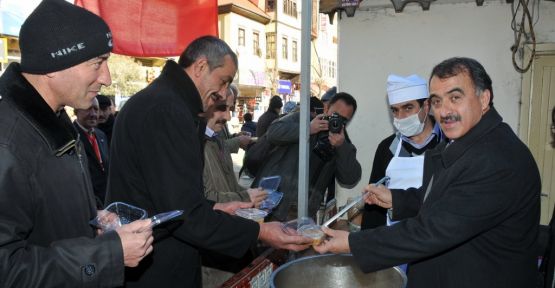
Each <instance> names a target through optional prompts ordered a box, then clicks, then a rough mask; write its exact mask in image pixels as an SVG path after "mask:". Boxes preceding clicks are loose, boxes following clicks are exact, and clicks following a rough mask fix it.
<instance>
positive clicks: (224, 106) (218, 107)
mask: <svg viewBox="0 0 555 288" xmlns="http://www.w3.org/2000/svg"><path fill="white" fill-rule="evenodd" d="M214 108H215V110H216V111H220V112H226V111H228V109H229V111H232V110H233V106H227V104H216V106H215V107H214Z"/></svg>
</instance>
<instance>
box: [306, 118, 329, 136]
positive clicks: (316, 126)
mask: <svg viewBox="0 0 555 288" xmlns="http://www.w3.org/2000/svg"><path fill="white" fill-rule="evenodd" d="M324 116H325V114H320V115H317V116H316V117H314V119H312V121H310V135H314V134H316V133H318V132H320V131H326V130H328V120H322V117H324Z"/></svg>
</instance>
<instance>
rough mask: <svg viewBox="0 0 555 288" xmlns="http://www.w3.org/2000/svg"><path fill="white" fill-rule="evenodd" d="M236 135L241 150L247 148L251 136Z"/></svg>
mask: <svg viewBox="0 0 555 288" xmlns="http://www.w3.org/2000/svg"><path fill="white" fill-rule="evenodd" d="M237 137H238V138H239V147H241V149H243V150H245V149H247V146H249V144H251V142H252V139H251V136H247V135H239V136H237Z"/></svg>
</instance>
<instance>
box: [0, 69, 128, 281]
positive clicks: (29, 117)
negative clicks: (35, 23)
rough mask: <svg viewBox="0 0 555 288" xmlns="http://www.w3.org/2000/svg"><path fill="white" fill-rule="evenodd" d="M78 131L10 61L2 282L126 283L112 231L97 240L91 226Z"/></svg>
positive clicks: (4, 90) (5, 91) (1, 127)
mask: <svg viewBox="0 0 555 288" xmlns="http://www.w3.org/2000/svg"><path fill="white" fill-rule="evenodd" d="M76 135H77V134H76V131H75V130H74V128H73V126H72V124H71V122H70V121H69V118H68V116H67V114H66V113H65V111H63V110H62V111H61V112H60V113H58V115H57V114H56V113H54V112H53V111H52V110H51V109H50V107H49V106H48V105H47V103H46V102H45V101H44V100H43V98H42V97H41V96H40V95H39V94H38V92H37V91H36V90H35V89H34V88H33V87H32V86H31V85H30V84H29V83H28V82H27V80H26V79H25V78H24V77H22V75H21V72H20V68H19V64H17V63H14V64H11V65H10V66H9V67H8V69H7V71H6V72H5V73H4V74H3V75H2V77H1V78H0V287H113V286H117V285H121V284H122V283H123V270H124V269H123V268H124V267H123V251H122V247H121V244H120V240H119V237H118V236H117V233H106V234H104V235H102V236H101V237H96V238H95V232H94V229H93V228H92V227H91V226H90V225H89V224H88V221H89V220H90V219H92V218H93V217H94V216H95V215H96V208H95V207H96V206H95V198H94V195H93V192H92V186H91V182H90V177H89V174H88V172H87V170H86V169H84V167H86V162H85V161H86V159H85V157H84V152H83V150H82V147H83V146H82V145H81V143H80V142H79V140H78V139H77V136H76Z"/></svg>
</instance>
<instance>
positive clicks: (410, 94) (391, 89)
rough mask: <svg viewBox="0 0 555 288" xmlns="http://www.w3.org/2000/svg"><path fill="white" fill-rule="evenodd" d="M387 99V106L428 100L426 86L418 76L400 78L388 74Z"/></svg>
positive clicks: (424, 81)
mask: <svg viewBox="0 0 555 288" xmlns="http://www.w3.org/2000/svg"><path fill="white" fill-rule="evenodd" d="M387 97H388V98H389V105H393V104H397V103H401V102H406V101H410V100H418V99H424V98H428V84H427V83H426V80H424V79H423V78H422V77H420V76H418V75H410V76H408V77H402V76H398V75H394V74H390V75H389V76H387Z"/></svg>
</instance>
